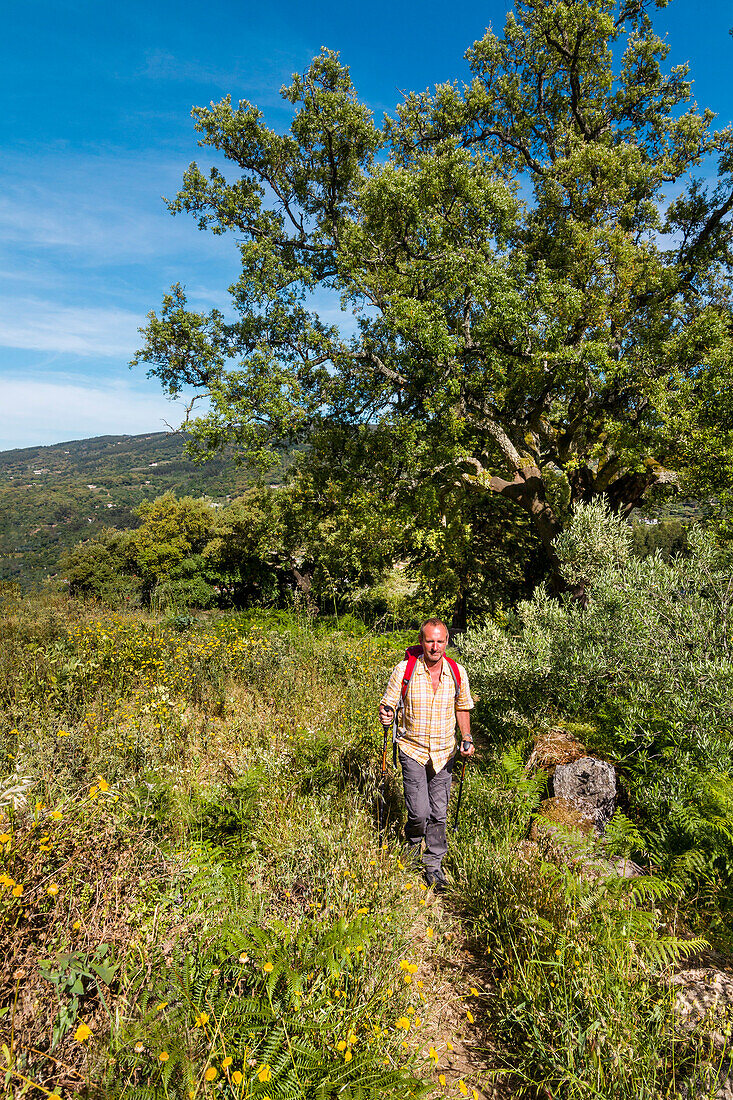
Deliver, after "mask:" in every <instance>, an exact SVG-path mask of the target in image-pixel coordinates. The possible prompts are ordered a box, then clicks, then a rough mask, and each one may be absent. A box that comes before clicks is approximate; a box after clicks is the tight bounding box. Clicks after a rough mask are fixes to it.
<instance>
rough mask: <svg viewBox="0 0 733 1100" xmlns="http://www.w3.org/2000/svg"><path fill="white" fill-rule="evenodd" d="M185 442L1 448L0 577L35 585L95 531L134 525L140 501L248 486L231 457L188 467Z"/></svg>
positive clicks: (167, 437)
mask: <svg viewBox="0 0 733 1100" xmlns="http://www.w3.org/2000/svg"><path fill="white" fill-rule="evenodd" d="M185 442H186V437H185V436H183V435H180V434H174V433H169V432H154V433H152V434H150V435H104V436H99V437H98V438H96V439H79V440H73V441H71V442H69V443H59V444H57V445H55V446H53V447H26V448H24V449H23V450H14V451H1V452H0V580H4V581H15V582H17V583H19V584H20V585H21V586H22V587H23V588H24V589H27V588H32V587H35V586H37V585H38V584H39V583H40V582H42V581H43V580H45V578H46V577H47V576H48V575H49V574H53V573H54V572H55V571H56V568H57V564H58V560H59V557H60V556H61V553H62V552H63V551H64V550H66V549H68V548H69V547H71V546H73V545H74V544H75V543H77V542H79V540H80V539H84V538H88V537H89V536H90V535H92V534H94V533H95V532H96V531H98V530H99V529H100V528H101V527H118V528H124V527H134V526H135V525H136V523H137V520H136V518H135V516H134V515H133V514H132V510H133V508H135V507H136V506H137V505H138V504H139V503H140V502H141V501H142V500H146V499H154V498H155V497H158V496H162V495H163V493H165V492H168V491H169V490H172V491H173V492H174V493H175V494H176V496H193V497H203V496H205V497H209V498H210V499H211V500H213V501H216V502H220V503H225V502H227V501H229V500H231V499H233V498H234V497H237V496H240V495H241V494H242V493H243V492H244V490H245V489H246V488H247V486H248V485H249V484H251V481H252V477H251V475H250V474H249V473H248V472H247V470H246V469H244V468H242V467H238V466H237V465H236V464H235V462H234V461H233V460H232V459H230V458H215V459H212V460H211V461H210V462H206V463H202V464H200V465H199V464H196V463H194V462H192V461H191V459H189V458H186V457H185V455H184V454H183V447H184V444H185ZM273 480H277V476H275V477H274V478H273Z"/></svg>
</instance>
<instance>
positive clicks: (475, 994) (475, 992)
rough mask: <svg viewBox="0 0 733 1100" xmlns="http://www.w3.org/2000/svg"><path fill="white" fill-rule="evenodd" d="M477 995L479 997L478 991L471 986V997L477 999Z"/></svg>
mask: <svg viewBox="0 0 733 1100" xmlns="http://www.w3.org/2000/svg"><path fill="white" fill-rule="evenodd" d="M478 995H479V993H478V989H476V987H475V986H473V985H472V986H471V996H472V997H478Z"/></svg>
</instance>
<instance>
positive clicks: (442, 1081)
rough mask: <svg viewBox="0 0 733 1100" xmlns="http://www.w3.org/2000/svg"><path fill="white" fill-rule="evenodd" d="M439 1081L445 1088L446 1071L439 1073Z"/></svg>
mask: <svg viewBox="0 0 733 1100" xmlns="http://www.w3.org/2000/svg"><path fill="white" fill-rule="evenodd" d="M438 1083H439V1084H441V1085H442V1086H443V1087H444V1088H445V1074H444V1073H439V1074H438Z"/></svg>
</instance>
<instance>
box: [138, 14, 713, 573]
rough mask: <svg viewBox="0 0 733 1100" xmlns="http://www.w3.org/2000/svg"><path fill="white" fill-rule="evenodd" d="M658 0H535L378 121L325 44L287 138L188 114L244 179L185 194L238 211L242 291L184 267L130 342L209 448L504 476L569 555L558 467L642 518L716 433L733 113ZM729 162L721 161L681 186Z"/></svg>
mask: <svg viewBox="0 0 733 1100" xmlns="http://www.w3.org/2000/svg"><path fill="white" fill-rule="evenodd" d="M649 7H650V2H649V0H567V2H564V3H557V4H552V5H548V4H546V3H544V2H543V0H520V2H519V3H518V4H517V7H516V14H510V16H509V17H508V19H507V23H506V27H505V30H504V35H503V37H501V38H497V37H496V36H495V35H493V34H492V33H490V32H489V33H487V34H486V36H485V37H484V38H483V39H481V40H480V41H479V42H477V43H476V44H475V45H474V46H473V48H472V49H470V50H469V52H468V55H467V57H468V60H469V63H470V66H471V70H472V78H471V80H470V82H469V83H467V84H465V85H460V84H458V83H446V84H443V85H440V86H438V87H436V88H435V89H434V90H433V91H428V92H424V93H420V94H410V95H408V96H406V98H405V99H404V102H403V103H402V104H401V105H400V106H399V107H398V109H397V112H396V114H395V116H394V117H392V118H388V119H386V121H385V123H384V125H383V126H382V127H377V126H376V125H375V123H374V121H373V119H372V116H371V113H370V112H369V111H368V110H367V108H366V107H365V106H364V105H363V104H361V103H360V102H359V100H358V97H357V94H356V91H355V89H354V87H353V86H352V84H351V80H350V78H349V73H348V69H347V68H345V67H344V66H342V65H341V64H340V62H339V59H338V56H337V55H336V54H334V53H332V52H330V51H328V50H323V51H322V52H321V53H320V54H319V55H318V56H317V57H316V58H315V60H314V61H313V63H312V64H311V66H310V68H309V69H308V71H307V72H306V73H305V74H304V75H303V76H296V77H294V78H293V82H292V84H291V85H290V86H289V87H287V88H285V89H284V90H283V95H284V97H285V99H286V100H287V101H288V102H289V103H291V104H292V106H293V120H292V124H291V126H290V130H289V132H288V133H286V134H279V133H276V132H275V131H273V130H271V129H269V128H268V127H267V126H266V125H265V124H264V121H263V116H262V112H261V111H259V110H258V108H257V107H255V106H253V105H252V104H250V103H248V102H246V101H242V102H240V103H239V105H238V106H236V107H235V106H233V105H232V103H231V100H230V99H229V98H228V97H227V98H226V99H224V100H223V101H222V102H220V103H218V104H214V105H212V106H211V107H210V108H196V109H195V111H194V115H195V118H196V128H197V130H198V132H199V134H200V137H201V144H202V145H203V146H209V147H211V148H212V149H214V150H216V152H217V153H218V154H221V155H223V157H224V158H225V159H226V160H228V161H229V162H230V163H231V165H232V168H233V174H232V176H231V178H228V177H227V176H226V175H225V174H224V173H223V172H222V171H221V170H220V169H219V168H218V167H215V168H212V169H210V171H209V172H208V173H206V172H205V171H203V170H202V169H201V168H199V166H198V165H197V164H196V163H193V164H191V166H190V167H189V169H188V170H187V172H186V174H185V177H184V183H183V188H182V190H181V191H180V193H179V195H178V196H177V198H176V199H174V200H173V201H172V202H171V203H170V209H171V211H172V212H174V213H178V212H181V211H186V212H188V213H191V214H192V215H193V216H194V217H195V218H196V219H197V221H198V224H199V226H200V228H201V229H209V230H211V231H212V232H214V233H217V234H225V233H227V232H233V233H236V236H237V240H238V248H239V252H240V257H241V265H242V267H241V274H240V276H239V279H238V280H237V282H236V283H235V285H234V286H233V287H232V305H233V309H234V313H233V315H232V317H231V318H229V319H228V318H226V317H225V316H224V315H223V314H222V313H221V312H220V311H218V310H212V311H211V312H210V313H209V314H203V313H200V312H197V311H195V310H191V309H189V308H188V305H187V301H186V296H185V293H184V291H183V289H182V288H181V287H180V286H174V287H173V288H172V290H171V292H170V293H169V294H168V295H166V297H165V298H164V301H163V306H162V309H161V311H160V313H159V314H156V313H151V314H150V315H149V322H148V325H147V328H146V329H145V330H144V334H145V343H144V346H143V348H142V349H141V351H140V352H139V353H138V355H137V357H136V359H135V360H134V362H136V363H137V362H146V363H148V364H149V365H150V368H151V373H152V374H153V375H156V376H157V377H158V378H159V379H160V381H161V382H162V383H163V385H164V386H165V387H166V388H167V389H168V390H169V391H170V392H171V393H177V392H178V391H179V390H180V389H181V388H182V387H184V386H185V387H193V388H194V389H195V390H197V391H198V392H199V393H200V394H201V395H207V396H208V399H209V402H210V411H209V412H208V413H207V414H206V415H205V416H203V417H202V418H201V419H199V420H197V421H195V422H194V424H193V429H192V430H193V432H194V439H195V443H196V444H197V445H198V447H199V449H200V450H201V451H202V452H204V453H213V452H214V451H216V450H217V449H218V448H220V447H221V446H222V445H224V444H225V443H227V442H230V441H233V442H234V443H235V444H236V445H237V446H238V447H239V448H240V449H241V450H242V451H243V452H244V453H245V454H246V455H247V456H248V458H250V459H259V460H262V461H266V460H268V458H269V457H271V456H272V454H273V451H274V449H275V448H276V447H277V445H278V444H283V443H288V442H292V441H293V440H304V439H308V440H309V442H310V443H311V444H312V445H313V446H314V447H316V448H317V449H319V450H320V451H321V453H322V454H323V455H324V456H326V457H328V458H329V459H330V460H331V461H332V462H333V464H334V467H337V466H343V465H344V464H345V463H346V462H347V461H348V460H351V462H352V464H353V463H355V464H356V465H357V468H358V470H359V471H360V475H361V476H362V477H363V478H364V479H365V483H373V484H375V485H380V486H382V488H384V487H387V489H388V490H389V491H390V492H391V493H394V494H397V493H399V492H401V493H402V494H403V496H404V497H405V498H406V499H410V498H411V497H412V495H413V494H414V493H415V490H416V487H418V486H419V485H421V484H423V483H424V482H425V481H426V480H429V481H431V482H432V483H433V484H435V485H436V486H437V487H439V488H446V487H451V486H460V487H461V488H462V490H463V491H464V492H466V493H475V494H477V495H478V496H479V497H483V496H486V495H488V494H497V495H499V496H502V497H504V498H505V499H507V500H509V501H511V502H513V504H514V505H516V506H519V507H520V508H521V509H523V510H524V512H525V513H526V514H527V515H528V516H529V518H530V520H531V523H532V525H533V528H534V531H535V533H536V535H538V536H539V538H540V539H541V541H542V543H543V545H544V548H545V552H546V554H547V555H548V557H549V559H550V561H551V562H552V564H553V567H554V569H555V572H556V573H558V574H559V561H558V559H557V557H556V554H555V550H554V547H553V542H554V539H555V538H556V536H557V535H558V533H559V531H560V530H561V527H562V522H561V518H560V516H559V515H558V513H557V511H556V509H555V508H554V507H553V504H552V500H551V497H552V492H551V491H550V490H551V487H552V486H554V484H555V482H556V481H557V478H558V477H560V478H561V479H563V480H564V482H565V483H566V484H567V487H568V491H569V497H570V501H571V502H573V503H574V502H577V501H580V500H584V501H587V500H591V499H593V498H594V497H595V496H597V495H599V494H604V495H605V496H606V497H607V498H608V499H609V501H610V502H611V504H612V507H613V508H614V510H616V511H618V512H619V513H620V514H626V513H627V512H628V511H629V510H630V509H631V508H632V507H633V506H634V504H636V503H637V502H638V501H639V500H640V499H641V498H642V497H643V495H644V493H645V491H646V490H648V489H649V488H650V487H651V486H653V485H654V484H656V483H658V482H660V481H664V480H665V479H666V478H669V477H670V476H671V474H670V470H675V471H677V472H679V471H681V470H683V469H684V468H685V464H689V463H690V462H691V453H692V452H691V448H690V441H691V440H692V439H693V438H694V439H695V441H696V442H695V448H696V450H697V452H699V453H698V459H697V468H698V469H702V468H703V467H704V465H705V463H704V462H703V457H704V455H707V454H710V449H711V447H715V448H717V449H718V450H720V449H721V448H722V449H723V450H724V451H725V453H726V454H727V453H728V450H730V426H731V416H730V409H729V407H728V405H729V403H728V402H727V401H725V400H716V401H711V395H712V394H719V393H721V392H722V393H729V392H731V387H730V375H731V317H730V305H729V291H730V260H731V251H730V226H731V210H732V209H733V191H732V190H731V167H732V165H733V134H732V133H731V130H730V128H726V129H724V130H722V131H720V132H715V131H713V130H712V129H711V121H712V117H713V116H712V113H711V112H709V111H703V112H699V111H698V110H697V108H696V106H695V104H694V103H693V102H692V100H691V97H690V84H689V82H688V79H687V70H686V68H685V67H684V66H681V67H677V68H674V69H672V70H671V72H665V71H664V69H663V63H664V60H665V58H666V56H667V53H668V46H667V45H666V44H665V43H664V42H663V41H662V40H661V39H660V38H659V37H658V36H657V35H656V34H655V33H654V31H653V28H652V25H651V22H650V19H649V16H648V8H649ZM716 159H717V170H718V180H717V182H715V183H714V184H713V185H712V186H711V187H707V186H706V185H705V184H704V183H703V182H701V181H700V180H697V179H693V180H692V182H690V174H691V173H693V172H694V171H695V169H696V168H698V167H699V166H700V165H701V164H702V162H703V160H704V161H705V168H706V171H709V165H710V164H711V163H712V162H713V161H715V160H716ZM316 291H318V292H320V293H324V292H327V293H331V294H335V295H339V296H340V301H341V305H342V308H343V309H344V311H346V312H347V313H350V314H351V315H352V316H353V319H354V325H355V328H356V331H355V334H354V335H345V334H344V333H345V331H346V330H345V329H344V330H341V329H340V328H339V327H337V326H335V325H332V324H328V323H326V322H325V321H324V320H323V319H321V318H320V317H319V315H318V314H317V312H316V311H315V310H314V309H313V308H312V301H313V294H314V292H316ZM352 328H353V326H352ZM708 465H709V464H708ZM716 469H717V470H718V471H720V472H721V473H723V472H724V471H725V469H726V464H725V463H724V462H721V461H718V463H717V465H716Z"/></svg>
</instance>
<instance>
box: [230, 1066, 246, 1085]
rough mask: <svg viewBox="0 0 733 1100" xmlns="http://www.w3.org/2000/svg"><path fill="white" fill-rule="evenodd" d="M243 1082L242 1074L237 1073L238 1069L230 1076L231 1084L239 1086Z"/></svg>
mask: <svg viewBox="0 0 733 1100" xmlns="http://www.w3.org/2000/svg"><path fill="white" fill-rule="evenodd" d="M243 1080H244V1078H243V1077H242V1074H241V1073H240V1072H239V1070H238V1069H235V1071H234V1073H233V1074H232V1082H233V1084H235V1085H241V1084H242V1081H243Z"/></svg>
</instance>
